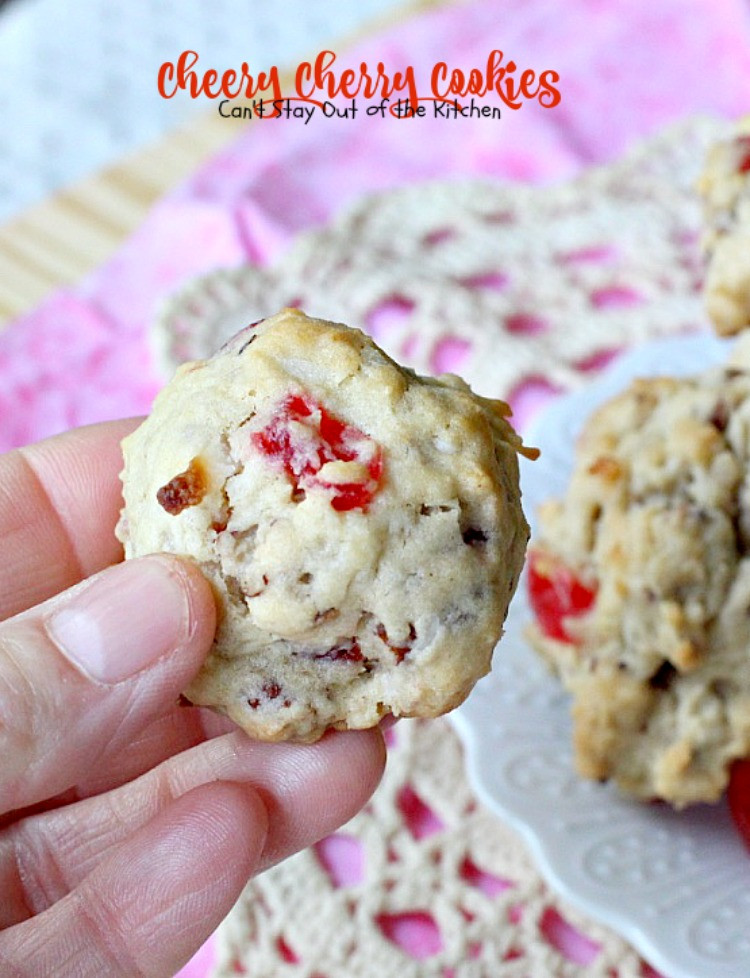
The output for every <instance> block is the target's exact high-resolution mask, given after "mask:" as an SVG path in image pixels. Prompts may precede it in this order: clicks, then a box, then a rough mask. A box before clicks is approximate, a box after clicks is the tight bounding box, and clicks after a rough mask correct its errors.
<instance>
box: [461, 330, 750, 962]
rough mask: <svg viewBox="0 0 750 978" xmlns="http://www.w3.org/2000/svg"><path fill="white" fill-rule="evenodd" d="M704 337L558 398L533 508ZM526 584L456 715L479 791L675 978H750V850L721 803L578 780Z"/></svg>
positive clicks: (545, 430)
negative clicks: (613, 415) (531, 630)
mask: <svg viewBox="0 0 750 978" xmlns="http://www.w3.org/2000/svg"><path fill="white" fill-rule="evenodd" d="M727 351H728V344H727V343H726V342H722V341H719V340H716V339H714V338H713V337H711V336H707V335H698V336H691V337H679V338H673V339H667V340H659V341H655V342H652V343H649V344H647V345H644V346H642V347H639V348H637V349H636V350H634V351H633V352H631V353H629V354H626V355H624V356H623V357H622V358H620V359H619V360H618V361H617V362H616V363H615V365H614V366H613V367H612V368H610V369H609V370H608V371H607V372H606V373H605V374H604V375H603V376H602V377H601V378H600V379H599V380H597V381H596V382H595V383H592V384H591V385H590V386H588V387H586V388H585V389H584V390H581V391H577V392H575V393H573V394H569V395H566V396H564V397H561V398H559V399H557V400H555V402H554V403H553V404H552V405H551V407H550V408H548V409H547V410H546V411H545V412H544V414H543V416H542V417H540V418H539V419H538V420H536V422H535V423H534V424H533V426H532V429H531V430H530V431H528V432H527V434H526V437H525V440H526V442H527V443H528V444H531V445H537V446H539V447H540V448H541V449H542V455H541V458H540V459H539V460H538V461H537V462H534V463H526V462H524V463H523V465H522V473H521V483H522V488H523V497H524V509H525V511H526V513H527V516H528V517H529V519H530V522H531V523H532V530H533V522H534V520H533V517H534V512H535V510H536V508H537V506H538V505H539V503H540V502H541V501H542V500H543V499H545V498H548V497H550V496H559V495H561V494H562V493H563V492H564V490H565V487H566V485H567V482H568V479H569V477H570V472H571V467H572V462H573V447H574V442H575V439H576V437H577V434H578V432H579V430H580V428H581V425H582V423H583V421H584V420H585V418H586V417H587V416H588V415H589V414H590V413H591V411H592V410H593V409H594V408H595V407H597V406H598V405H599V404H601V403H602V402H603V401H604V400H606V399H608V398H609V397H611V396H612V394H614V393H616V392H617V391H619V390H621V389H622V388H623V387H625V386H626V385H627V384H628V383H629V382H630V380H631V379H632V378H633V377H635V376H648V375H654V374H659V373H662V374H665V373H666V374H689V373H694V372H697V371H699V370H701V369H703V368H705V367H708V366H710V365H711V364H714V363H718V362H721V361H722V360H724V359H725V357H726V355H727ZM525 595H526V589H525V581H523V580H522V581H521V585H520V587H519V590H518V594H517V595H516V597H515V599H514V601H513V605H512V607H511V611H510V613H509V615H508V620H507V623H506V634H505V637H504V638H503V640H502V643H501V645H500V646H499V648H498V651H497V653H496V656H495V664H494V666H493V670H492V673H491V674H490V675H489V676H487V677H486V678H485V679H483V680H482V681H481V682H480V683H479V684H478V685H477V686H476V688H475V690H474V692H473V693H472V695H471V696H470V697H469V699H468V700H467V702H466V703H465V704H464V705H463V706H462V707H461V708H460V709H459V710H457V711H455V712H454V713H453V714H452V717H453V719H454V722H455V725H456V727H457V729H458V731H459V733H460V735H461V738H462V740H463V741H464V744H465V746H466V750H467V763H468V770H469V777H470V779H471V781H472V784H473V785H474V787H475V789H476V791H477V793H478V795H479V796H480V797H481V798H482V800H483V801H484V802H485V803H486V804H487V805H488V806H489V807H490V808H492V809H493V810H494V811H496V812H497V813H498V814H499V815H501V816H503V817H504V818H505V819H506V820H507V821H508V822H510V823H511V824H512V825H514V826H515V827H516V828H517V829H518V830H520V832H521V833H522V835H523V836H524V837H525V839H526V841H527V842H528V843H529V845H530V847H531V850H532V852H533V853H534V856H535V858H536V859H537V861H538V863H539V866H540V869H541V871H542V872H543V873H544V875H545V876H546V877H547V879H548V881H549V882H550V884H551V885H552V886H553V887H554V888H556V889H557V890H558V891H559V892H561V894H562V895H564V896H565V897H566V898H567V899H569V900H570V901H571V902H574V903H575V904H577V905H578V906H579V907H580V909H582V910H584V911H585V912H586V913H588V914H590V915H591V916H592V917H594V918H597V919H599V920H600V921H602V922H603V923H606V924H608V925H609V926H610V927H612V928H613V929H614V930H615V931H617V932H618V933H620V934H621V935H622V936H623V937H624V938H626V939H627V940H628V941H630V942H631V943H632V944H633V945H634V946H635V947H636V948H637V950H638V951H639V953H640V954H641V955H642V956H643V957H644V958H646V959H647V960H648V961H649V962H650V963H651V964H652V965H653V966H654V967H655V968H657V969H659V970H660V971H662V972H663V974H664V976H665V978H749V976H750V854H749V853H748V852H747V851H746V850H745V848H744V846H743V845H742V842H741V841H740V839H739V837H738V835H737V834H736V832H735V831H734V829H733V827H732V824H731V821H730V818H729V814H728V811H727V810H726V807H725V806H724V805H716V806H709V805H706V806H699V807H695V808H691V809H689V810H688V811H685V812H674V811H672V810H671V809H669V808H668V807H667V806H661V805H644V804H640V803H637V802H631V801H628V800H626V799H625V798H623V797H622V796H619V795H618V794H617V793H616V791H615V789H614V788H612V787H611V786H609V785H598V784H593V783H590V782H586V781H582V780H581V779H580V778H578V777H577V776H576V774H575V773H574V770H573V764H572V754H571V749H570V746H569V745H570V722H569V702H568V697H567V695H566V694H565V693H564V692H563V691H562V690H561V688H560V686H559V684H558V683H557V681H556V680H555V679H553V678H552V677H551V675H550V674H549V672H548V671H547V669H546V668H545V666H544V665H543V664H542V663H541V662H540V660H538V659H537V657H536V656H535V654H534V653H533V652H532V651H531V649H529V647H528V646H527V644H526V642H525V640H524V638H523V629H524V627H525V625H526V623H527V622H528V621H529V619H530V611H529V607H528V603H527V601H526V597H525Z"/></svg>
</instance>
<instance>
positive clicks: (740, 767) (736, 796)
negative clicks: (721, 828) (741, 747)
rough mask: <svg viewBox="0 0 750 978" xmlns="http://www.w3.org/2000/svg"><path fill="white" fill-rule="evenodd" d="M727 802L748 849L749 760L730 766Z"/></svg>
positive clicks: (749, 825) (749, 810) (749, 805)
mask: <svg viewBox="0 0 750 978" xmlns="http://www.w3.org/2000/svg"><path fill="white" fill-rule="evenodd" d="M727 800H728V801H729V811H730V812H731V814H732V819H733V820H734V824H735V826H736V827H737V831H738V832H739V833H740V837H741V838H742V841H743V842H744V843H745V845H746V846H747V848H748V849H750V759H748V760H743V761H735V762H734V764H733V765H732V770H731V773H730V776H729V788H728V789H727Z"/></svg>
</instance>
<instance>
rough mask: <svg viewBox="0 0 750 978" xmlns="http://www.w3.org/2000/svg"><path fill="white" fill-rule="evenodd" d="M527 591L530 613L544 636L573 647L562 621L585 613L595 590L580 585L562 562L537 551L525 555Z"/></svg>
mask: <svg viewBox="0 0 750 978" xmlns="http://www.w3.org/2000/svg"><path fill="white" fill-rule="evenodd" d="M528 588H529V601H530V602H531V608H532V611H533V612H534V615H535V617H536V620H537V622H538V623H539V627H540V628H541V629H542V631H543V632H544V634H545V635H546V636H547V637H548V638H554V639H557V640H558V641H560V642H568V643H570V644H571V645H573V644H575V641H576V640H575V639H574V638H571V636H570V635H569V634H568V632H567V631H566V630H565V624H564V623H565V619H566V618H576V617H579V616H580V615H584V614H586V612H587V611H589V610H590V608H591V606H592V605H593V603H594V601H595V600H596V590H595V589H594V590H592V589H591V588H590V587H587V586H586V585H585V584H583V582H582V581H581V580H580V579H579V578H578V577H576V575H575V574H574V573H573V571H572V570H571V569H570V568H569V567H566V566H565V564H563V563H562V561H559V560H555V559H554V558H552V557H549V556H548V555H547V554H540V553H539V552H538V551H530V553H529V577H528Z"/></svg>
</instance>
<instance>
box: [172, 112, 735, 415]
mask: <svg viewBox="0 0 750 978" xmlns="http://www.w3.org/2000/svg"><path fill="white" fill-rule="evenodd" d="M724 128H725V127H724V126H723V125H722V124H721V123H718V122H715V121H712V120H708V119H694V120H692V121H690V122H688V123H684V124H682V125H680V126H678V127H675V128H673V129H671V130H669V131H668V132H667V133H666V134H664V135H662V136H660V137H657V138H654V139H652V140H651V141H649V142H647V143H645V144H643V145H642V146H641V147H639V148H637V149H636V150H635V151H634V152H633V153H632V154H631V155H630V156H629V157H627V158H626V159H625V160H623V161H622V162H619V163H617V164H615V165H609V166H604V167H598V168H593V169H591V170H590V171H587V172H586V173H585V174H584V175H583V176H581V177H580V178H578V179H576V180H574V181H572V182H568V183H565V184H561V185H555V186H549V187H541V188H540V187H531V186H528V185H515V184H500V183H491V182H487V181H479V180H473V179H472V180H464V181H440V182H434V183H428V184H422V185H414V186H407V187H403V188H400V189H396V190H392V191H388V192H384V193H381V194H378V195H374V196H370V197H367V198H365V199H364V200H363V201H362V202H361V203H360V204H359V205H358V206H356V207H355V208H354V209H352V210H349V211H348V212H346V213H345V214H343V215H342V216H341V217H339V218H338V219H337V220H335V221H334V222H333V223H331V224H330V225H328V226H326V227H323V228H320V229H317V230H314V231H309V232H307V233H304V234H302V235H300V236H299V237H298V238H297V239H296V241H295V243H294V245H293V246H292V247H291V249H290V250H289V251H288V252H287V254H286V255H285V256H284V258H283V259H282V261H281V262H280V263H279V264H278V265H277V266H276V267H271V268H259V267H257V266H250V265H244V266H242V267H239V268H235V269H231V270H222V271H219V272H216V273H212V274H210V275H208V276H207V277H204V278H202V279H199V280H197V281H196V282H194V283H193V284H192V285H190V286H188V287H187V288H186V289H184V290H183V291H182V292H180V293H178V295H177V297H176V298H174V299H173V300H172V301H171V302H170V303H169V305H168V306H167V307H166V308H165V309H164V310H163V314H162V315H161V316H160V317H159V319H158V322H157V324H156V327H155V330H154V334H153V335H154V338H155V341H156V347H157V351H158V355H159V361H160V363H161V365H162V366H163V368H164V370H165V373H168V374H169V373H171V372H172V370H173V368H174V366H175V365H176V364H178V363H180V362H182V361H184V360H186V359H195V358H202V357H206V356H209V355H210V354H211V353H212V352H213V351H214V350H215V349H216V348H217V346H219V345H220V344H221V343H222V342H223V341H224V340H225V339H227V338H228V336H230V335H231V334H232V333H233V332H235V331H236V330H237V329H238V328H240V327H241V326H243V325H245V324H246V323H247V322H249V321H252V320H254V319H259V318H262V317H264V316H267V315H271V314H273V313H275V312H277V311H278V310H279V309H280V308H282V307H283V306H286V305H296V306H300V307H301V308H303V309H304V310H305V311H306V312H308V313H309V314H311V315H316V316H322V317H326V318H329V319H334V320H340V321H343V322H346V323H348V324H350V325H355V326H359V327H360V328H363V329H364V330H366V331H367V332H369V333H370V334H371V335H372V336H374V338H375V339H376V340H377V341H378V342H379V343H380V344H381V345H382V346H383V347H384V348H385V349H386V350H387V351H388V352H389V353H391V354H392V355H393V356H395V357H396V358H397V359H399V360H400V361H402V362H404V363H407V364H408V365H410V366H413V367H414V368H415V369H417V370H418V371H420V372H427V373H440V372H442V371H445V370H452V371H455V372H458V373H460V374H462V375H463V376H464V377H465V378H466V379H467V380H468V381H469V383H471V384H472V386H474V387H475V388H476V389H477V390H478V391H479V392H480V393H482V394H484V395H486V396H495V397H504V398H506V399H510V400H511V403H513V401H514V399H515V400H517V399H518V396H519V392H521V391H522V390H523V389H524V388H525V387H528V385H529V384H531V385H541V386H543V387H546V388H547V389H551V390H562V389H570V388H572V387H575V386H576V385H577V384H579V383H580V382H581V381H582V380H584V379H585V377H586V376H587V375H588V374H589V373H590V372H591V371H592V370H594V369H596V368H597V367H599V366H601V365H603V364H604V363H605V362H606V361H607V360H608V359H610V358H611V357H612V355H613V354H614V353H616V352H617V351H618V350H620V349H622V348H623V347H625V346H629V345H631V344H633V343H636V342H638V341H639V340H642V339H644V338H646V337H648V336H654V335H665V334H667V333H672V332H676V331H687V330H690V329H694V328H696V327H697V326H699V325H700V324H701V323H703V322H704V320H705V316H704V313H703V309H702V302H701V297H700V289H701V286H702V279H703V264H702V257H701V252H700V244H699V236H700V224H701V214H700V205H699V202H698V199H697V195H696V193H695V190H694V182H695V180H696V178H697V176H698V173H699V171H700V167H701V163H702V160H703V158H704V155H705V152H706V149H707V147H708V145H709V144H710V143H711V142H712V141H713V140H714V139H715V138H717V135H718V134H719V133H722V132H723V131H724Z"/></svg>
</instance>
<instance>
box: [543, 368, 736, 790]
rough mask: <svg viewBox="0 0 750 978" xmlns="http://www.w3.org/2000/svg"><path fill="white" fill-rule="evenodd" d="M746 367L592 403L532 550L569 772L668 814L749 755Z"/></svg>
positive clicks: (637, 386)
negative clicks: (566, 711) (570, 469)
mask: <svg viewBox="0 0 750 978" xmlns="http://www.w3.org/2000/svg"><path fill="white" fill-rule="evenodd" d="M747 366H748V364H747V363H746V364H745V367H747ZM745 367H742V366H740V365H738V364H733V365H731V366H730V365H728V366H726V367H722V368H714V369H712V370H710V371H707V372H705V373H704V374H701V375H699V376H696V377H692V378H686V379H676V378H666V377H665V378H656V379H649V380H637V381H636V382H635V383H633V385H632V386H631V387H629V388H628V389H627V390H626V391H625V392H624V393H622V394H621V395H619V396H618V397H615V398H614V399H613V400H611V401H610V402H608V403H607V404H606V405H605V406H603V407H602V408H600V409H599V410H598V411H597V412H596V413H595V414H594V415H593V416H592V417H591V419H590V420H589V422H588V423H587V425H586V427H585V429H584V431H583V434H582V436H581V438H580V441H579V444H578V446H577V452H576V458H575V469H574V473H573V476H572V478H571V481H570V484H569V488H568V491H567V494H566V496H565V498H563V499H560V500H554V501H551V502H549V503H547V504H545V505H544V506H543V507H542V510H541V512H540V514H539V520H540V530H539V534H538V536H537V538H536V539H535V541H534V543H533V546H532V550H531V554H530V561H529V565H530V566H529V590H530V598H531V604H532V608H533V609H534V612H535V618H536V620H535V623H534V625H533V626H532V628H531V630H530V636H531V640H532V642H533V644H534V645H535V646H536V648H537V649H538V650H539V651H540V652H541V653H542V654H543V655H544V657H545V658H546V660H547V661H548V662H549V663H550V665H551V666H552V668H553V669H554V670H555V671H556V672H557V674H558V675H559V676H560V678H561V679H562V682H563V683H564V685H565V687H566V688H567V689H568V690H569V691H570V693H571V694H572V712H573V722H574V748H575V757H576V763H577V766H578V769H579V771H580V772H581V774H583V775H584V776H586V777H589V778H594V779H599V780H609V779H612V780H613V781H614V782H616V783H617V784H618V785H619V787H620V788H621V789H622V790H623V791H625V792H626V793H629V794H631V795H634V796H636V797H639V798H644V799H651V798H661V799H664V800H666V801H668V802H670V803H672V804H673V805H674V806H676V807H681V806H684V805H687V804H691V803H693V802H699V801H714V800H716V799H718V798H719V797H720V796H721V794H722V792H723V790H724V788H725V787H726V784H727V780H728V773H729V768H730V765H731V763H732V761H733V760H734V759H736V758H741V757H746V756H749V755H750V482H749V481H748V475H747V473H748V471H750V441H749V440H748V431H750V373H748V371H747V370H746V369H745Z"/></svg>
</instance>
